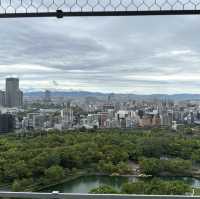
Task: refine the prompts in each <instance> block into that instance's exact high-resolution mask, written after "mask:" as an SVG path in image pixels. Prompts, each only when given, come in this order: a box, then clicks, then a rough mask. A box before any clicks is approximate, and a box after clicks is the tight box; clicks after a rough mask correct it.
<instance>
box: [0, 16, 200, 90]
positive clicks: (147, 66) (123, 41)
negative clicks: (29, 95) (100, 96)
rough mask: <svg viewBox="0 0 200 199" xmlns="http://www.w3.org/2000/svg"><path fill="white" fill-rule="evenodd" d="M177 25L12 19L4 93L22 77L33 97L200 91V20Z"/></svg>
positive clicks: (176, 19) (1, 70) (0, 73)
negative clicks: (67, 93) (57, 93)
mask: <svg viewBox="0 0 200 199" xmlns="http://www.w3.org/2000/svg"><path fill="white" fill-rule="evenodd" d="M105 19H106V20H105ZM171 19H172V18H171V17H170V16H166V17H164V16H163V17H136V18H133V17H119V18H112V17H110V18H75V19H74V18H73V19H72V18H67V19H66V18H65V19H62V20H58V19H40V20H38V19H29V20H27V19H26V20H23V21H22V20H18V19H12V20H10V19H9V20H7V19H5V20H3V21H2V23H1V24H0V27H1V28H2V29H4V30H5V31H3V32H1V33H0V39H1V41H2V43H1V46H0V57H1V59H0V89H4V86H3V85H4V79H5V77H7V76H17V77H19V78H20V82H21V83H20V87H21V89H22V90H23V91H25V92H27V91H36V90H46V89H49V90H61V91H63V90H70V89H73V90H81V91H91V92H104V93H110V92H114V93H134V94H153V93H166V94H175V93H199V86H200V83H199V80H200V75H199V73H200V70H199V64H200V58H199V57H200V53H199V50H200V49H199V46H200V45H199V40H198V32H199V25H198V24H199V17H198V16H173V20H171ZM16 24H17V25H16ZM155 26H156V27H157V28H156V29H155ZM41 52H42V53H41Z"/></svg>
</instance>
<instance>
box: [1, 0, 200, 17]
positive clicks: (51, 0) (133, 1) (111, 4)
mask: <svg viewBox="0 0 200 199" xmlns="http://www.w3.org/2000/svg"><path fill="white" fill-rule="evenodd" d="M184 14H200V0H0V17H1V18H6V17H51V16H55V17H58V18H62V17H63V16H127V15H184Z"/></svg>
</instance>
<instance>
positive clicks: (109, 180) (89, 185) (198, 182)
mask: <svg viewBox="0 0 200 199" xmlns="http://www.w3.org/2000/svg"><path fill="white" fill-rule="evenodd" d="M162 179H163V180H181V181H184V182H186V183H188V184H190V185H191V186H192V187H195V188H196V187H199V188H200V179H195V178H188V177H170V178H169V177H164V178H162ZM137 180H139V179H138V178H137V177H124V176H82V177H79V178H76V179H74V180H71V181H68V182H65V183H63V184H60V185H56V186H52V187H49V188H47V189H45V190H43V191H42V192H52V191H60V192H65V193H89V192H90V190H91V189H94V188H97V187H99V186H100V185H109V186H112V187H114V188H115V189H117V190H120V189H121V186H122V184H123V183H126V182H134V181H137ZM147 180H148V179H147Z"/></svg>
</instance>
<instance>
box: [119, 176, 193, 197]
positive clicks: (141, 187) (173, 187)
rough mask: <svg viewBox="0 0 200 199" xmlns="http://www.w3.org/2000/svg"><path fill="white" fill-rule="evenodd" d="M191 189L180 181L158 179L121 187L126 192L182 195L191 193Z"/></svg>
mask: <svg viewBox="0 0 200 199" xmlns="http://www.w3.org/2000/svg"><path fill="white" fill-rule="evenodd" d="M191 191H192V190H191V188H190V186H189V185H187V184H185V183H184V182H182V181H163V180H159V179H153V180H151V181H146V182H145V181H138V182H134V183H126V184H124V185H123V187H122V193H126V194H151V195H184V194H185V193H188V192H189V193H191Z"/></svg>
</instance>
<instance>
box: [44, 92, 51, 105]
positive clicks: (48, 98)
mask: <svg viewBox="0 0 200 199" xmlns="http://www.w3.org/2000/svg"><path fill="white" fill-rule="evenodd" d="M44 102H46V103H50V102H51V91H49V90H45V93H44Z"/></svg>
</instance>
